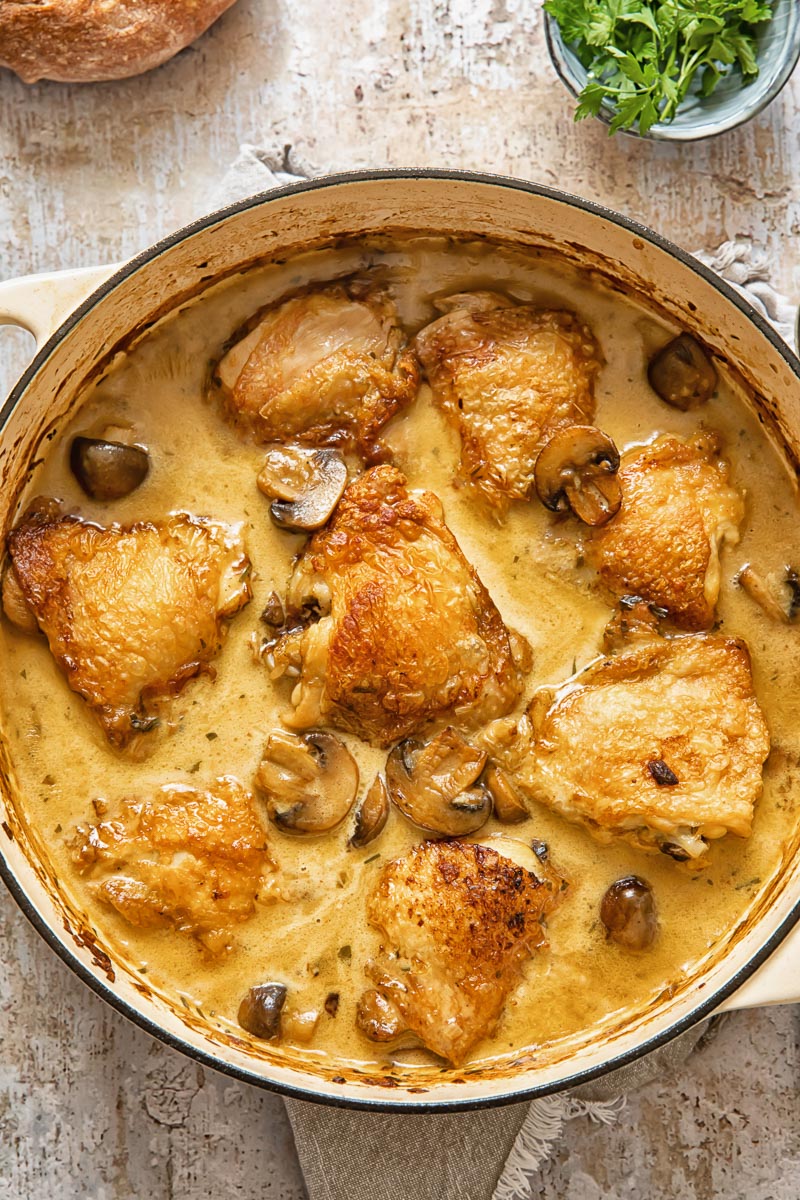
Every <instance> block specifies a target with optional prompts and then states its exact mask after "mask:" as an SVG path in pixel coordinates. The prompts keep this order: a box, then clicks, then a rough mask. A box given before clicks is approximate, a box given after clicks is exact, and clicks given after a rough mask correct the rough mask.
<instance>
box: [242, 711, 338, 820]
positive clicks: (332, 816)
mask: <svg viewBox="0 0 800 1200" xmlns="http://www.w3.org/2000/svg"><path fill="white" fill-rule="evenodd" d="M256 783H257V784H258V786H259V787H260V788H261V790H262V791H263V793H264V796H265V800H266V805H267V812H268V813H269V815H270V817H271V818H272V820H273V821H274V822H275V824H276V825H278V826H279V827H280V828H281V829H283V830H285V831H286V832H287V833H326V832H327V831H328V830H329V829H334V828H335V827H336V826H337V825H338V824H339V823H340V822H341V821H343V820H344V818H345V817H346V816H347V814H348V812H349V811H350V808H351V807H352V804H353V801H354V800H355V798H356V792H357V791H358V767H357V766H356V763H355V759H354V758H353V756H352V754H351V753H350V751H349V750H348V749H347V747H346V746H345V745H344V743H343V742H340V741H339V739H338V738H337V737H334V735H333V734H332V733H322V732H319V731H317V730H312V731H311V732H310V733H304V734H302V735H297V734H294V733H286V732H285V731H284V730H282V729H279V730H276V731H275V732H274V733H271V734H270V735H269V737H268V738H267V743H266V746H265V747H264V754H263V757H262V759H261V763H260V765H259V768H258V771H257V772H256Z"/></svg>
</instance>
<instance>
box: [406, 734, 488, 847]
mask: <svg viewBox="0 0 800 1200" xmlns="http://www.w3.org/2000/svg"><path fill="white" fill-rule="evenodd" d="M485 764H486V753H485V751H483V750H478V749H476V748H475V747H474V746H471V745H470V744H469V742H467V741H465V740H464V738H462V737H461V735H460V734H459V733H457V731H456V730H455V729H453V728H452V726H448V728H447V729H445V730H443V731H442V732H441V733H440V734H438V735H437V736H436V737H435V738H433V739H432V741H430V742H428V743H426V744H422V743H420V742H415V741H412V740H410V739H408V740H406V741H404V742H400V743H399V744H398V745H397V746H395V748H394V750H392V752H391V754H390V755H389V758H388V759H387V762H386V783H387V786H388V789H389V795H390V796H391V798H392V800H393V802H394V803H395V804H396V805H397V807H398V808H399V809H400V811H401V812H402V814H403V816H405V817H407V818H408V819H409V821H413V823H414V824H415V825H417V826H419V828H420V829H427V830H428V831H430V832H431V833H440V834H443V835H445V836H446V837H462V836H464V835H466V834H469V833H475V832H477V830H478V829H480V828H481V826H482V825H483V824H484V823H485V822H486V821H487V819H488V818H489V815H490V814H491V811H492V797H491V795H490V794H489V792H488V791H487V789H486V788H485V787H483V785H482V784H479V783H478V779H479V777H480V774H481V772H482V771H483V768H484V766H485Z"/></svg>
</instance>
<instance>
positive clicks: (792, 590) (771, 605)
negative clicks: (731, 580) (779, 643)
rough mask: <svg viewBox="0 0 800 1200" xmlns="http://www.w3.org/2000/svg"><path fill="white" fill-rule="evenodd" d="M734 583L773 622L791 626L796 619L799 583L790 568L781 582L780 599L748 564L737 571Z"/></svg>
mask: <svg viewBox="0 0 800 1200" xmlns="http://www.w3.org/2000/svg"><path fill="white" fill-rule="evenodd" d="M736 583H738V585H739V587H740V588H741V589H742V591H745V592H747V594H748V596H749V597H750V599H751V600H755V602H756V604H757V605H758V606H759V607H760V608H762V609H763V610H764V612H765V613H766V615H767V616H768V617H770V618H771V619H772V620H773V621H780V622H781V624H783V625H791V623H792V622H793V621H794V620H795V619H796V617H797V613H798V609H799V608H800V583H799V582H798V578H797V573H796V572H795V571H794V569H793V568H792V567H787V568H786V573H785V575H784V578H783V580H782V581H781V587H782V588H783V590H784V595H783V597H782V598H781V599H779V598H778V596H777V595H776V594H775V592H774V591H773V589H772V588H771V587H770V585H769V583H767V581H766V579H764V577H763V575H760V574H759V573H758V571H756V570H754V569H753V567H751V566H750V563H746V564H745V565H744V566H743V567H742V569H741V571H739V573H738V575H737V576H736Z"/></svg>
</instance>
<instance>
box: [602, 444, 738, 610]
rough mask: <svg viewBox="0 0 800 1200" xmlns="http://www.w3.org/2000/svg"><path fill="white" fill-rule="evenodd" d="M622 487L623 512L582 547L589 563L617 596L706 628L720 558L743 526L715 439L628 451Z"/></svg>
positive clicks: (735, 492)
mask: <svg viewBox="0 0 800 1200" xmlns="http://www.w3.org/2000/svg"><path fill="white" fill-rule="evenodd" d="M619 481H620V484H621V487H622V507H621V509H620V511H619V512H618V513H617V515H616V516H615V517H614V518H613V519H612V520H611V521H609V522H608V524H607V525H604V526H603V527H602V528H600V529H597V530H595V531H593V533H592V534H591V536H590V537H589V538H588V539H587V544H586V556H587V559H588V561H589V562H590V563H591V564H592V565H593V566H594V567H595V568H596V569H597V571H598V574H599V576H600V580H601V582H602V583H603V584H604V586H605V587H606V588H608V589H609V591H611V592H613V593H615V594H616V595H618V596H623V595H625V594H634V595H638V596H641V597H642V598H643V599H645V600H647V601H648V602H649V603H650V604H656V605H659V606H661V607H663V608H665V609H666V610H667V612H668V615H669V617H670V619H671V620H672V621H674V622H675V624H676V625H678V626H679V627H680V628H682V629H708V628H710V626H711V625H712V624H713V623H714V609H715V607H716V603H717V597H718V596H719V588H720V560H719V556H720V550H721V548H722V546H724V545H725V544H735V543H736V542H737V541H738V540H739V525H740V524H741V522H742V520H743V519H744V500H743V497H742V494H741V492H739V491H738V490H737V489H736V488H735V487H733V486H732V484H731V483H730V481H729V468H728V464H727V462H726V461H725V459H724V458H721V457H720V439H719V437H718V435H716V434H713V433H702V434H698V435H696V436H695V437H693V438H691V439H690V440H689V441H684V440H683V439H682V438H678V437H673V436H671V435H667V436H664V437H659V438H657V439H656V440H655V441H654V442H651V443H650V445H647V446H641V447H637V448H636V449H634V450H629V451H628V452H627V453H626V454H624V455H623V457H622V463H621V466H620V471H619Z"/></svg>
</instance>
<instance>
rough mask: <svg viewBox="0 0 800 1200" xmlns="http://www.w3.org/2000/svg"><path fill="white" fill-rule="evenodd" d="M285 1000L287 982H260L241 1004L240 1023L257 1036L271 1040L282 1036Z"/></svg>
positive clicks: (243, 1027)
mask: <svg viewBox="0 0 800 1200" xmlns="http://www.w3.org/2000/svg"><path fill="white" fill-rule="evenodd" d="M285 1002H286V986H285V984H282V983H258V984H256V986H255V987H251V988H250V991H249V992H248V993H247V995H246V996H245V998H244V999H243V1000H242V1002H241V1004H240V1005H239V1013H238V1021H239V1024H240V1025H241V1027H242V1029H246V1030H247V1032H248V1033H252V1034H253V1036H254V1037H257V1038H265V1039H267V1040H268V1041H271V1040H272V1039H273V1038H277V1037H280V1033H281V1012H282V1010H283V1006H284V1003H285Z"/></svg>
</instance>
